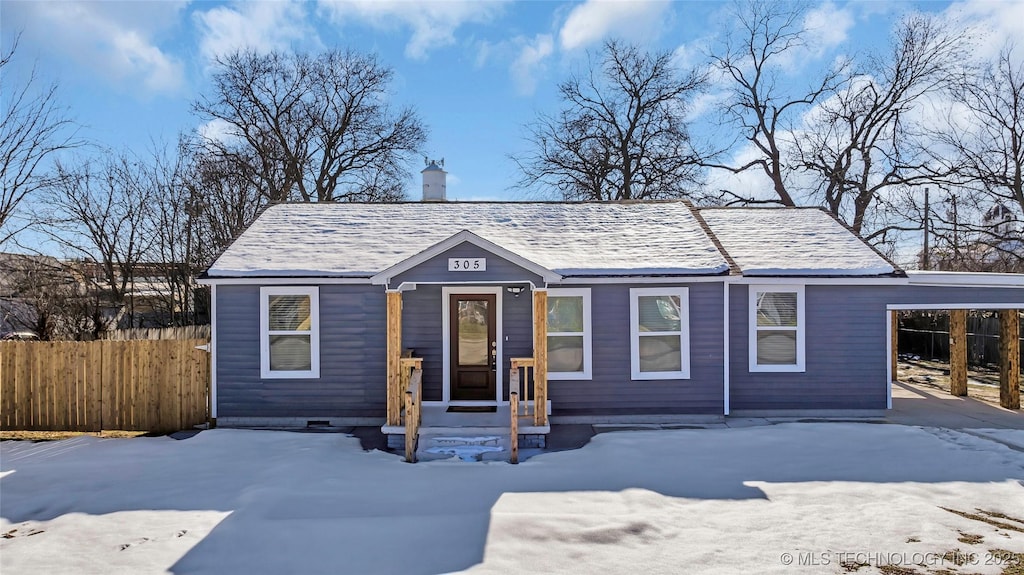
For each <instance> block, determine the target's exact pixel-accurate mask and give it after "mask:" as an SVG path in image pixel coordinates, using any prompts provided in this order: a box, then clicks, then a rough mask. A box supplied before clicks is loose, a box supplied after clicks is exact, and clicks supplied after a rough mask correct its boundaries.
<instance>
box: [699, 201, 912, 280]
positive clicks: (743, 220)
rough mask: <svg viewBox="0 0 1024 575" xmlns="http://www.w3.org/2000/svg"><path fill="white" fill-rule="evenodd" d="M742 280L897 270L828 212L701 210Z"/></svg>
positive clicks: (761, 209)
mask: <svg viewBox="0 0 1024 575" xmlns="http://www.w3.org/2000/svg"><path fill="white" fill-rule="evenodd" d="M700 214H701V216H702V217H703V218H704V221H706V222H707V224H708V227H709V228H711V231H712V232H713V233H714V234H715V236H716V237H717V238H718V241H719V242H720V243H721V244H722V248H723V249H724V250H725V251H726V253H728V254H729V256H730V257H731V258H732V259H733V261H735V262H736V264H737V265H738V266H739V267H740V271H741V272H742V273H743V275H747V276H752V275H756V276H832V275H840V276H859V275H883V274H890V273H893V272H895V271H897V270H896V269H895V268H894V267H893V266H892V264H890V263H889V262H888V261H886V259H885V258H883V257H882V256H880V255H879V254H878V253H877V252H876V251H875V250H874V249H872V248H871V247H870V246H868V245H867V244H866V243H864V241H863V240H861V239H860V238H859V237H857V236H856V235H854V234H853V233H852V232H850V231H849V230H848V229H846V228H845V227H844V226H843V225H842V224H840V223H839V222H837V221H836V220H835V219H834V218H833V217H832V216H831V215H829V214H828V213H826V212H824V211H822V210H819V209H813V208H703V209H701V210H700Z"/></svg>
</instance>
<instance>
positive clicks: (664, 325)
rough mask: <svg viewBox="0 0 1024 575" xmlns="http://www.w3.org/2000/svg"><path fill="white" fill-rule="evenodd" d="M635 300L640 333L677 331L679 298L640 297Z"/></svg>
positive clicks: (664, 296) (678, 324)
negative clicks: (638, 315)
mask: <svg viewBox="0 0 1024 575" xmlns="http://www.w3.org/2000/svg"><path fill="white" fill-rule="evenodd" d="M637 300H638V302H637V307H638V311H639V314H640V331H642V332H644V331H679V329H680V324H681V322H680V320H679V318H680V314H679V296H674V295H673V296H668V295H656V296H640V297H638V298H637ZM676 339H677V341H676V344H677V345H678V338H676Z"/></svg>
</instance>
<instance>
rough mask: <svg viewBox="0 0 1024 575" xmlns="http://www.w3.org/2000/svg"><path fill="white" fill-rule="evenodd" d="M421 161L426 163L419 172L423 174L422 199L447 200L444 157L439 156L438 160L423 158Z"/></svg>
mask: <svg viewBox="0 0 1024 575" xmlns="http://www.w3.org/2000/svg"><path fill="white" fill-rule="evenodd" d="M423 163H424V164H426V165H427V167H426V168H423V171H422V172H420V173H421V174H423V201H424V202H445V201H448V200H447V199H446V192H447V190H446V187H447V186H446V180H447V178H448V172H446V171H444V158H441V160H440V162H439V161H437V160H428V159H426V158H423ZM438 164H440V165H438Z"/></svg>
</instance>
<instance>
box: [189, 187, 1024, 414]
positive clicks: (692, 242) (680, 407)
mask: <svg viewBox="0 0 1024 575" xmlns="http://www.w3.org/2000/svg"><path fill="white" fill-rule="evenodd" d="M428 170H431V169H430V168H428ZM428 170H425V172H427V171H428ZM431 171H433V170H431ZM442 175H443V171H442ZM427 176H429V177H431V178H434V177H436V176H437V174H436V172H434V173H432V174H427ZM442 181H443V180H442ZM432 187H433V189H434V190H435V191H433V192H431V193H425V196H426V199H433V200H435V201H424V202H408V203H397V204H348V203H346V204H326V203H320V204H283V205H276V206H273V207H270V208H268V209H267V210H266V211H264V212H263V213H262V214H261V215H260V216H259V218H258V219H257V220H256V221H255V222H254V223H253V224H252V226H250V227H249V228H248V230H247V231H246V232H245V233H243V234H242V235H241V236H240V237H239V238H238V239H237V240H236V241H235V242H234V243H233V244H232V245H231V246H230V247H228V248H227V249H226V250H225V251H224V252H223V254H222V255H221V256H220V257H219V258H217V259H216V261H215V262H214V263H213V264H212V265H211V266H210V268H209V269H208V270H207V272H206V273H205V274H203V276H202V277H201V278H200V280H199V281H200V283H205V284H209V285H211V286H212V310H211V313H212V318H213V321H212V324H213V346H212V353H213V363H214V378H215V381H214V385H213V388H212V389H213V392H212V393H213V396H214V399H213V415H214V417H216V421H217V423H218V424H219V425H229V426H296V425H300V426H301V425H307V424H310V423H313V422H328V423H330V424H332V425H355V424H363V425H365V424H372V425H381V424H384V429H385V432H388V433H394V434H398V433H400V430H399V429H398V426H399V423H400V419H399V417H400V414H399V412H400V410H401V406H402V396H403V395H404V391H405V390H404V386H405V384H404V383H401V384H400V382H404V381H405V377H406V376H407V375H408V374H407V373H405V374H403V371H405V370H406V368H410V367H416V366H418V368H419V370H420V375H421V377H422V396H421V397H422V407H423V409H424V411H423V413H422V425H423V426H429V425H430V424H431V421H430V417H431V415H430V412H428V408H433V409H434V410H435V412H437V413H446V412H447V411H449V410H455V411H458V410H459V409H460V408H462V409H468V410H474V409H478V408H479V409H481V410H486V409H488V408H490V409H497V410H499V412H500V410H501V409H505V410H506V412H507V410H508V407H507V406H508V404H509V401H510V394H509V390H510V387H514V388H516V389H517V391H519V392H521V394H522V396H524V397H526V398H527V401H526V403H527V404H532V405H534V406H535V407H536V408H537V409H536V416H535V418H534V421H533V423H534V425H533V426H531V427H530V429H529V430H527V431H523V430H522V429H521V430H520V431H521V432H522V433H538V434H543V433H545V432H546V431H547V429H548V427H547V426H548V425H549V422H550V421H552V420H553V421H564V422H584V421H587V422H599V421H606V422H614V421H634V422H635V421H678V420H685V419H686V418H689V417H704V418H707V417H722V416H726V415H735V414H754V413H769V412H771V413H817V414H823V415H836V414H849V413H857V414H873V413H880V412H881V411H882V410H885V409H886V408H887V407H890V396H891V393H890V388H889V385H890V379H891V362H890V358H891V356H892V354H891V349H890V346H891V333H892V331H891V330H892V324H891V317H892V314H891V312H892V310H895V309H904V308H908V307H914V306H933V307H936V308H939V309H949V308H950V307H964V306H966V307H972V308H977V307H983V308H993V309H1018V308H1024V289H1022V288H1024V281H1022V278H1021V276H1019V275H1014V274H949V273H928V274H908V273H906V272H904V271H903V270H901V269H899V268H898V267H897V266H895V265H894V264H893V263H892V262H890V261H888V260H887V259H886V258H885V257H883V256H882V255H880V254H879V253H877V252H876V251H875V250H873V249H872V248H871V247H870V246H868V245H867V244H865V243H864V242H863V241H862V240H861V239H860V238H858V237H857V236H856V235H854V234H853V233H851V232H850V231H849V230H848V229H847V228H845V227H844V226H843V225H841V224H840V223H839V222H837V221H836V220H835V219H833V218H832V217H831V216H830V215H829V214H827V213H826V212H824V211H822V210H819V209H808V208H780V209H772V208H696V207H694V206H692V205H691V204H689V203H688V202H684V201H659V202H617V203H565V202H504V203H502V202H496V203H488V202H472V203H459V202H445V201H443V199H444V193H443V185H442V186H441V187H440V190H441V191H440V193H438V192H437V191H436V190H437V188H438V186H436V185H434V186H432ZM431 194H432V195H431ZM1014 317H1016V315H1014ZM403 352H405V355H407V356H411V357H409V358H403ZM544 358H546V361H544ZM529 367H532V373H531V375H530V376H527V374H526V373H527V372H526V369H525V368H529ZM521 368H522V369H523V371H522V374H523V375H522V377H523V379H522V380H521V381H522V383H523V385H522V386H521V389H519V388H520V386H519V384H518V383H517V380H519V379H520V369H521ZM531 381H532V384H531ZM519 397H520V396H518V395H517V399H518V398H519ZM470 415H475V414H468V413H467V414H465V416H466V417H469V416H470ZM458 416H459V414H448V415H447V416H446V417H448V418H451V417H458ZM549 416H550V419H549Z"/></svg>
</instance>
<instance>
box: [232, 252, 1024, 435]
mask: <svg viewBox="0 0 1024 575" xmlns="http://www.w3.org/2000/svg"><path fill="white" fill-rule="evenodd" d="M470 252H472V253H470ZM450 253H451V254H452V257H457V256H464V257H474V256H484V257H487V258H488V272H484V273H486V274H487V276H475V277H478V278H480V279H481V280H485V281H495V282H501V281H507V282H508V283H509V284H512V283H517V282H521V281H523V280H524V279H534V280H535V281H536V280H538V279H539V278H536V277H535V276H532V277H531V274H529V272H526V271H525V270H522V269H521V268H518V267H517V266H514V265H512V264H511V263H509V262H506V261H505V260H501V259H500V258H496V257H494V256H493V255H491V254H484V253H483V252H482V251H477V248H475V247H474V246H471V245H468V246H467V245H462V246H458V247H457V248H454V249H453V250H452V251H451V252H450ZM448 255H449V254H444V255H443V256H439V258H437V259H439V260H440V262H442V263H443V264H444V265H443V267H442V270H446V269H447V257H448ZM428 263H429V262H428ZM434 263H437V262H434ZM506 264H507V265H506ZM425 265H426V264H425ZM508 266H511V267H508ZM427 267H430V268H431V270H432V271H421V270H419V268H417V270H410V271H409V272H407V273H406V274H403V275H404V276H406V277H407V278H409V279H408V280H407V281H414V279H413V278H415V280H418V281H421V282H422V281H431V280H428V279H425V278H428V277H442V278H443V277H447V276H449V275H451V276H458V277H457V278H454V279H461V278H463V276H467V277H466V279H465V280H463V281H466V280H468V276H470V275H471V274H468V273H467V274H449V273H448V272H446V271H442V272H437V270H436V269H435V268H436V266H433V267H432V266H427ZM414 272H416V273H414ZM296 285H301V284H296ZM307 285H308V284H307ZM392 285H397V284H395V283H393V284H392ZM677 285H686V284H677ZM651 286H652V284H638V285H634V286H631V285H623V284H604V285H592V286H589V288H590V289H591V308H592V309H591V311H592V337H593V355H594V357H593V377H592V379H591V380H588V381H570V380H552V381H551V382H550V383H549V398H550V399H551V402H552V411H553V413H554V414H556V415H587V414H594V415H599V414H655V413H666V414H668V413H694V414H717V413H722V410H723V407H724V405H723V404H724V401H723V396H722V395H723V372H724V369H723V359H724V347H723V341H722V331H721V330H722V322H723V317H722V313H723V310H722V304H723V301H722V300H723V288H722V284H721V283H714V282H712V283H696V284H690V285H688V286H687V287H688V288H689V296H690V298H689V312H690V356H689V359H690V375H691V377H690V379H687V380H655V381H632V380H631V379H630V338H629V289H630V287H651ZM572 287H588V286H572ZM441 294H442V290H441V286H439V285H429V284H422V283H421V284H419V286H418V287H417V289H415V290H411V291H406V292H403V303H404V305H403V322H402V323H403V345H404V347H406V348H413V349H415V352H416V355H417V356H419V357H422V358H423V359H424V371H425V373H424V396H425V399H427V400H440V399H441V397H442V387H441V386H442V384H443V382H442V365H441V363H442V343H443V342H442V338H443V337H444V336H443V333H442V317H441V313H442V295H441ZM805 297H806V298H807V299H806V302H805V310H806V315H807V318H806V319H807V340H806V345H807V349H806V360H807V363H806V368H807V369H806V372H804V373H750V372H749V370H748V347H747V345H748V342H747V338H748V314H747V312H748V310H747V286H745V285H735V286H732V287H731V288H730V319H729V325H730V380H731V382H730V404H731V408H732V409H734V410H744V409H767V410H773V409H882V408H884V407H885V406H886V401H887V396H886V392H887V386H886V381H885V379H886V365H887V361H888V358H887V356H886V326H887V315H886V313H885V307H886V304H896V305H899V304H911V303H936V304H949V303H956V302H968V303H1007V302H1010V303H1016V302H1020V304H1021V307H1024V290H1020V289H1009V288H1007V289H977V288H945V287H916V286H912V287H907V286H806V288H805ZM502 306H503V316H502V322H503V334H502V335H503V337H504V340H503V343H502V345H503V353H502V359H503V362H502V367H501V369H502V374H503V376H504V379H507V374H508V370H509V359H510V358H512V357H529V356H532V355H533V351H532V348H533V345H532V343H533V342H532V337H533V336H532V333H533V331H532V298H531V295H530V292H529V291H524V292H523V293H522V294H521V295H520V296H519V297H515V296H513V295H511V294H509V293H508V292H507V291H504V290H503V291H502ZM216 322H217V346H218V347H217V387H218V416H219V417H253V418H257V417H308V418H314V419H315V418H329V417H381V418H382V417H383V415H384V403H385V385H384V382H385V377H386V361H385V342H386V334H385V331H386V317H385V297H384V289H383V287H382V286H369V285H321V286H320V330H321V331H320V346H321V361H320V372H321V377H320V378H319V379H267V380H264V379H261V378H260V369H259V364H260V355H259V354H260V351H259V286H229V285H221V286H218V288H217V317H216ZM504 388H505V393H504V398H505V399H507V397H508V385H507V380H506V382H505V386H504Z"/></svg>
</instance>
